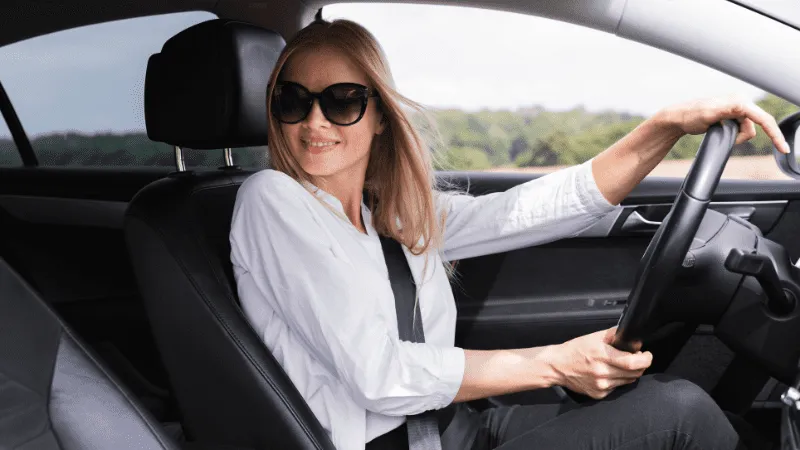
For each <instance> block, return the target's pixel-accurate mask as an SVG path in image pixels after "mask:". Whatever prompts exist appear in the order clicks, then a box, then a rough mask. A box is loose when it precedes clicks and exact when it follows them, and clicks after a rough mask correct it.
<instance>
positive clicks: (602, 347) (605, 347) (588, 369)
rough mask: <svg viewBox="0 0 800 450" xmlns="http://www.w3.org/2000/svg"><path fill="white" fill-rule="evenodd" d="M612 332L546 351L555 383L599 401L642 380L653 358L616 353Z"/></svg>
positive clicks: (600, 333)
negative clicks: (637, 380) (639, 379)
mask: <svg viewBox="0 0 800 450" xmlns="http://www.w3.org/2000/svg"><path fill="white" fill-rule="evenodd" d="M615 333H616V327H613V328H610V329H608V330H602V331H598V332H596V333H592V334H588V335H586V336H580V337H577V338H575V339H572V340H570V341H567V342H565V343H563V344H559V345H554V346H552V347H550V348H548V351H547V352H546V353H547V357H546V358H545V359H546V361H547V362H548V364H549V365H550V366H551V368H552V369H553V371H554V372H555V375H556V382H555V383H554V384H556V385H559V386H562V387H565V388H569V389H570V390H572V391H574V392H578V393H581V394H586V395H588V396H589V397H591V398H593V399H597V400H599V399H602V398H604V397H606V396H607V395H608V394H610V393H611V392H612V391H613V390H614V389H615V388H617V387H618V386H622V385H625V384H629V383H632V382H634V381H635V380H636V379H638V378H639V377H641V376H642V373H644V371H645V369H647V368H648V367H650V364H651V363H652V361H653V355H652V354H651V353H650V352H641V351H637V352H636V353H628V352H624V351H621V350H617V349H616V348H614V347H612V346H611V343H612V342H613V339H614V334H615ZM636 348H637V350H638V349H639V348H641V344H639V345H638V346H637V347H636ZM542 356H544V355H542Z"/></svg>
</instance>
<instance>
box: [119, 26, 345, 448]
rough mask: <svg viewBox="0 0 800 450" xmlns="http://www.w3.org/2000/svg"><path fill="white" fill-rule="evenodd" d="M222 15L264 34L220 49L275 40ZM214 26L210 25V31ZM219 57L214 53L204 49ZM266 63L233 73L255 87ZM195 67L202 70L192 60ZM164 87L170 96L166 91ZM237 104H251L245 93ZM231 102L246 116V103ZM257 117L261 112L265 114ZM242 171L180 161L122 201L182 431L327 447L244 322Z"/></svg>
mask: <svg viewBox="0 0 800 450" xmlns="http://www.w3.org/2000/svg"><path fill="white" fill-rule="evenodd" d="M218 26H219V27H222V28H224V29H225V30H227V31H226V32H227V33H231V34H232V35H235V36H239V37H242V36H245V35H246V36H248V38H247V39H251V38H252V39H255V40H263V42H249V41H247V39H243V38H242V39H229V40H228V41H227V42H228V43H231V44H232V45H233V46H234V47H233V48H228V49H227V50H226V51H230V52H233V53H235V54H239V53H240V52H241V50H240V49H238V48H236V46H238V45H242V46H256V47H257V46H260V45H262V44H263V43H268V44H271V45H274V44H275V42H276V40H275V39H273V38H271V37H270V36H269V35H268V34H266V33H258V32H253V30H252V28H251V26H249V25H246V24H241V23H234V22H226V21H220V22H219V25H218ZM206 29H209V30H213V28H211V27H209V28H206ZM241 30H244V31H246V33H244V32H241V33H240V31H241ZM218 31H219V30H216V31H208V32H209V34H210V35H214V34H215V33H217V32H218ZM192 33H200V32H199V31H196V30H195V31H193V32H192ZM200 41H201V42H208V39H200ZM184 50H185V51H186V52H188V53H194V52H196V51H197V50H195V49H189V48H188V47H186V48H185V49H184ZM218 50H219V49H218ZM276 50H279V49H276ZM220 51H221V50H220ZM200 53H202V52H200ZM174 56H175V58H176V60H182V59H183V56H181V55H174ZM194 56H197V55H196V54H195V55H194ZM225 58H226V57H224V56H222V55H213V56H209V61H213V60H216V59H225ZM240 62H241V61H240ZM241 63H243V64H250V63H249V62H241ZM165 64H171V63H169V62H167V63H165ZM201 66H202V67H206V68H208V69H209V70H212V71H213V70H216V68H215V67H214V66H213V64H207V65H203V64H198V67H201ZM251 69H253V68H252V67H251ZM149 70H150V69H149ZM231 70H233V71H234V72H235V70H234V69H231ZM270 70H271V66H270V67H262V68H259V69H258V70H254V71H253V73H254V74H255V75H254V76H253V77H245V78H242V79H240V80H239V82H244V83H253V86H257V87H258V89H260V86H261V85H262V84H263V83H264V80H266V79H267V78H268V76H269V74H270ZM156 76H157V75H156V74H153V73H148V79H149V80H151V82H150V84H149V85H148V87H147V88H148V89H149V88H150V87H152V86H154V85H157V83H156V84H154V83H153V81H152V80H153V79H154V77H156ZM164 76H167V77H170V76H172V75H171V74H166V75H164ZM191 76H201V78H202V77H205V75H203V74H198V73H196V71H192V74H191ZM262 77H263V79H262ZM253 86H249V87H248V86H236V85H235V83H234V84H225V83H222V84H221V85H219V86H213V87H209V86H203V87H202V88H201V87H198V86H197V85H195V84H191V85H187V87H186V91H185V92H184V98H190V97H192V95H193V94H197V95H202V94H203V93H205V92H207V91H208V90H211V91H215V92H217V93H218V94H219V95H220V96H222V97H226V98H229V97H231V96H235V95H236V94H235V92H252V91H253V90H255V88H253ZM250 88H253V89H250ZM219 89H222V91H219ZM192 90H194V91H196V92H192ZM228 90H231V91H232V92H228ZM145 95H146V96H147V95H150V97H149V98H150V101H151V104H150V108H153V109H159V108H160V100H159V99H161V98H162V97H160V96H157V95H152V93H149V92H146V93H145ZM164 98H165V100H164V101H165V102H166V103H169V102H171V101H173V100H172V99H170V98H169V97H164ZM259 101H261V100H259ZM262 103H263V102H262ZM231 105H232V104H231ZM238 105H239V106H240V107H242V108H248V107H249V106H247V105H249V103H246V102H240V103H238ZM170 107H171V106H170ZM258 107H259V108H260V107H261V106H260V105H259V106H258ZM189 109H190V108H187V112H186V113H187V115H188V116H189V117H193V119H192V120H193V121H195V122H197V123H205V121H206V120H207V118H199V117H197V115H198V114H200V113H202V112H200V113H198V112H197V111H189ZM208 114H209V115H210V116H213V115H214V113H213V112H208ZM229 114H230V115H231V116H232V117H244V116H247V115H248V114H249V113H248V112H246V111H230V112H229ZM265 114H266V113H265ZM162 120H164V121H165V122H164V123H159V124H157V125H155V124H154V123H153V121H148V132H151V131H153V130H150V127H151V126H154V127H155V128H157V129H158V130H159V132H158V134H159V135H161V136H169V137H170V138H175V140H173V141H172V142H171V143H173V144H176V145H186V146H189V145H190V144H191V145H192V146H193V147H195V148H197V147H205V144H203V145H198V144H197V140H198V139H200V137H206V138H208V137H209V135H208V134H207V133H206V131H204V130H201V129H200V127H194V128H193V131H192V132H193V133H194V134H193V135H191V136H188V137H186V136H185V135H184V133H189V130H188V129H184V128H182V127H183V126H184V125H185V124H184V119H179V118H176V117H175V116H172V115H166V116H164V117H162ZM263 120H264V122H266V115H264V116H263ZM257 128H258V127H257V126H256V127H255V129H252V130H241V129H239V130H238V131H237V130H236V129H234V128H231V129H229V130H228V131H226V132H225V133H222V134H220V135H219V136H218V137H212V139H216V141H215V144H216V147H235V146H236V144H237V143H239V144H240V143H241V142H242V141H243V140H244V137H242V136H238V135H237V134H236V133H239V132H242V133H243V135H244V136H254V135H257V134H258V133H257V132H258V130H257ZM184 137H185V140H184ZM227 139H229V140H227ZM200 140H202V139H200ZM261 143H262V142H258V144H261ZM247 176H248V173H246V172H243V171H240V170H235V169H227V170H219V171H215V172H196V173H195V172H184V173H176V174H174V175H173V176H170V177H167V178H164V179H162V180H158V181H156V182H154V183H152V184H150V185H148V186H146V187H145V188H144V189H142V190H141V191H140V192H139V193H138V194H137V195H136V196H135V197H134V198H133V200H132V201H131V203H130V205H129V208H128V211H127V213H126V219H125V234H126V239H127V243H128V247H129V250H130V254H131V258H132V263H133V268H134V272H135V274H136V277H137V281H138V285H139V289H140V291H141V294H142V297H143V299H144V303H145V307H146V309H147V311H148V316H149V318H150V321H151V326H152V330H153V333H154V336H155V340H156V343H157V345H158V347H159V351H160V353H161V356H162V358H163V360H164V365H165V367H166V369H167V372H168V374H169V377H170V381H171V384H172V386H173V389H174V392H175V396H176V398H177V401H178V404H179V407H180V410H181V414H182V416H183V421H182V423H183V430H184V434H185V435H186V436H187V438H188V439H189V440H190V441H191V440H198V441H202V442H210V443H215V444H225V445H235V446H239V447H250V448H257V449H261V448H264V449H277V448H279V449H333V448H334V447H333V444H332V442H331V440H330V438H329V437H328V435H327V433H326V431H325V430H324V428H323V427H322V426H321V424H320V423H319V421H317V419H316V417H315V416H314V415H313V413H312V412H311V409H310V408H309V407H308V405H307V404H306V403H305V401H304V399H303V398H302V396H301V395H300V393H299V392H298V391H297V389H295V387H294V385H293V384H292V382H291V380H290V379H289V377H288V376H287V375H286V374H285V372H284V371H283V369H282V368H281V366H280V365H279V363H278V362H277V361H276V360H275V359H274V357H273V356H272V354H271V353H270V352H269V350H268V348H267V347H266V346H265V345H264V343H263V341H262V340H261V339H260V338H259V336H258V335H257V334H256V333H255V331H254V330H253V329H252V327H251V326H250V324H249V323H248V322H247V320H246V318H245V316H244V315H243V313H242V311H241V309H240V306H239V303H238V298H237V295H236V291H237V290H236V286H235V281H234V278H233V270H232V267H231V264H230V243H229V233H230V224H231V217H232V214H233V206H234V203H235V199H236V193H237V191H238V189H239V186H240V185H241V183H242V181H244V180H245V179H246V178H247Z"/></svg>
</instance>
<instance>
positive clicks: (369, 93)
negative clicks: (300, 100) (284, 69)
mask: <svg viewBox="0 0 800 450" xmlns="http://www.w3.org/2000/svg"><path fill="white" fill-rule="evenodd" d="M287 85H291V86H297V87H298V88H300V89H302V90H303V91H305V92H306V94H308V96H309V97H311V102H310V103H309V106H308V108H307V109H306V111H305V112H304V113H303V115H302V117H300V119H298V120H296V121H286V120H283V119H282V118H281V117H280V114H279V113H278V110H277V108H275V107H274V106H275V105H274V102H275V101H276V96H275V92H274V91H273V93H272V98H271V99H270V103H272V106H273V107H272V108H271V109H272V115H273V116H274V117H275V118H276V119H278V121H279V122H281V123H285V124H289V125H293V124H297V123H300V122H302V121H304V120H306V118H307V117H308V115H309V114H310V113H311V110H312V109H313V108H314V101H315V100H316V101H317V103H319V109H320V110H321V111H322V115H324V116H325V118H326V119H327V120H328V121H329V122H331V123H332V124H335V125H338V126H340V127H349V126H351V125H355V124H357V123H358V122H360V121H361V119H363V118H364V113H366V111H367V106H368V105H369V99H370V97H378V98H380V94H378V91H377V90H375V89H372V88H369V87H367V86H364V85H362V84H358V83H334V84H332V85H330V86H327V87H326V88H325V89H323V90H322V91H320V92H311V91H310V90H309V89H308V88H307V87H305V86H303V85H302V84H300V83H295V82H293V81H279V82H277V83H275V89H278V88H280V87H283V86H287ZM337 86H347V87H351V88H356V89H359V90H360V91H361V94H360V95H359V97H360V98H361V111H360V112H359V114H358V118H357V119H356V120H354V121H353V122H350V123H339V122H337V121H335V120H333V119H331V118H330V117H328V112H327V106H326V102H324V101H323V100H324V97H323V96H324V95H325V93H326V92H327V91H328V90H330V89H332V88H334V87H337ZM267 90H268V91H269V85H267Z"/></svg>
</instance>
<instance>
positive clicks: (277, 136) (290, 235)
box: [230, 21, 788, 450]
mask: <svg viewBox="0 0 800 450" xmlns="http://www.w3.org/2000/svg"><path fill="white" fill-rule="evenodd" d="M269 86H270V87H269V90H268V96H269V99H270V100H269V114H268V116H269V117H268V120H269V132H270V143H269V148H270V153H271V159H272V163H273V169H270V170H264V171H261V172H259V173H257V174H254V175H253V176H251V177H249V178H248V179H247V180H246V181H245V182H244V183H243V184H242V186H241V188H240V190H239V194H238V198H237V202H236V206H235V210H234V218H233V223H232V231H231V236H230V239H231V245H232V253H231V258H232V261H233V265H234V270H235V275H236V279H237V284H238V290H239V294H240V298H241V303H242V306H243V309H244V312H245V314H246V315H247V317H248V319H249V320H250V322H251V323H252V325H253V327H254V328H255V330H256V331H257V332H258V333H259V334H260V336H261V337H262V339H263V340H264V342H265V344H266V345H267V346H268V347H269V349H270V350H271V351H272V353H273V354H274V355H275V357H276V358H277V360H278V361H279V362H280V363H281V365H282V366H283V368H284V370H285V371H286V373H287V374H288V376H289V377H290V378H291V380H292V381H293V383H294V385H295V386H296V387H297V389H298V390H299V391H300V393H301V394H302V395H303V397H304V398H305V400H306V401H307V403H308V404H309V406H310V407H311V410H312V411H313V412H314V414H315V415H316V417H317V418H318V419H319V420H320V422H321V423H322V425H323V426H324V427H325V429H326V430H328V432H329V433H330V436H331V439H332V441H333V442H334V444H335V446H336V447H337V448H339V449H363V448H365V447H366V448H368V449H372V448H408V445H409V444H408V440H407V439H408V438H407V436H406V431H405V426H404V422H405V421H406V416H410V415H415V414H419V413H422V412H424V411H430V410H446V409H447V407H448V406H449V405H455V404H458V403H461V402H465V401H468V400H473V399H479V398H484V397H488V396H495V395H500V394H505V393H511V392H517V391H522V390H528V389H541V388H546V387H550V386H556V385H558V386H564V387H567V388H569V389H571V390H573V391H575V392H579V393H583V394H586V395H588V396H590V397H592V398H593V399H596V400H597V401H592V402H588V403H584V404H582V405H580V406H578V405H574V406H570V407H566V409H565V408H561V410H556V409H553V407H552V405H550V406H548V405H531V406H516V407H511V408H492V409H489V410H487V411H484V412H482V413H480V424H479V426H478V428H479V429H478V433H477V436H475V438H474V443H473V444H472V448H473V449H488V448H500V449H504V450H511V449H522V448H525V449H528V448H537V449H538V448H541V449H545V448H547V449H549V448H603V449H606V448H607V449H612V448H615V449H620V448H693V449H694V448H698V449H700V448H702V449H733V448H737V441H738V437H737V435H736V432H735V431H734V430H733V428H732V427H731V425H730V423H729V422H728V421H727V420H726V418H725V416H724V415H723V413H722V412H721V411H720V410H719V409H718V408H717V406H716V405H715V404H714V402H713V401H712V400H711V399H710V398H709V397H708V396H707V395H706V394H705V393H704V392H703V391H702V390H701V389H699V388H698V387H696V386H694V385H692V384H690V383H688V382H686V381H683V380H678V379H671V378H668V377H666V376H660V375H659V376H646V377H643V378H641V379H640V377H641V376H642V373H643V371H644V370H645V369H646V368H647V367H648V366H649V365H650V362H651V358H652V355H651V354H650V353H649V352H641V351H638V352H636V353H625V352H621V351H618V350H616V349H615V348H613V347H612V346H610V345H609V342H610V339H611V338H612V336H613V333H614V330H613V329H611V330H605V331H601V332H597V333H594V334H591V335H587V336H583V337H579V338H577V339H574V340H571V341H569V342H566V343H563V344H560V345H553V346H547V347H537V348H522V349H509V350H497V351H478V350H469V349H461V348H457V347H454V334H455V322H456V307H455V302H454V300H453V294H452V291H451V287H450V282H449V277H448V275H449V265H448V264H447V261H449V260H455V259H460V258H467V257H473V256H478V255H482V254H489V253H496V252H502V251H507V250H511V249H514V248H520V247H524V246H531V245H536V244H541V243H543V242H548V241H553V240H556V239H560V238H564V237H569V236H571V235H574V234H575V233H578V232H580V231H581V230H583V229H585V228H586V227H589V226H591V225H592V224H593V223H595V221H597V220H598V219H599V218H601V217H602V216H604V215H605V214H608V213H609V212H611V211H613V210H614V209H615V208H618V207H619V206H618V204H619V202H620V201H621V200H622V199H624V198H625V196H626V195H627V194H628V193H629V192H630V191H631V190H632V189H633V187H634V186H636V184H637V183H639V181H641V180H642V179H643V178H644V177H645V175H647V174H648V173H649V172H650V171H651V170H652V169H653V168H654V167H655V166H656V164H658V162H659V161H661V160H662V159H663V158H664V156H665V155H666V154H667V152H668V151H669V149H670V148H671V147H672V146H673V144H675V142H676V141H677V140H678V139H679V138H680V137H681V136H682V135H684V134H686V133H693V134H697V133H703V132H704V131H705V130H706V129H707V128H708V127H709V126H710V125H711V124H713V123H715V122H718V121H719V120H721V119H725V118H732V119H737V120H739V121H740V123H741V132H740V134H739V136H738V137H737V142H743V141H745V140H748V139H751V138H752V137H753V136H754V135H755V125H754V123H758V124H760V125H761V126H762V127H763V128H764V129H765V130H766V131H767V133H768V134H769V135H770V136H771V137H772V139H773V140H774V141H775V143H776V145H777V146H778V148H781V149H782V150H784V151H787V150H786V149H788V147H787V146H786V143H785V142H784V141H783V138H782V137H781V134H780V132H779V131H778V128H777V125H776V123H775V121H774V119H773V118H772V117H770V116H769V115H768V114H766V113H765V112H764V111H762V110H760V109H759V108H758V107H756V106H755V105H753V104H752V103H750V102H746V101H742V100H736V99H734V100H710V101H701V102H695V103H689V104H682V105H677V106H673V107H670V108H666V109H664V110H662V111H660V112H659V113H657V114H655V115H654V116H653V117H651V118H650V119H649V120H647V121H645V122H644V123H643V124H641V125H640V126H639V127H638V128H636V129H635V130H634V131H632V132H631V133H630V134H629V135H627V136H625V137H624V138H623V139H621V140H620V141H619V142H617V143H616V144H614V145H613V146H612V147H610V148H609V149H607V150H606V151H604V152H603V153H601V154H599V155H597V156H596V157H595V158H594V159H592V160H590V161H588V162H586V163H584V164H581V165H578V166H575V167H571V168H567V169H564V170H561V171H558V172H555V173H553V174H549V175H547V176H545V177H542V178H540V179H538V180H535V181H531V182H529V183H525V184H523V185H520V186H517V187H515V188H513V189H511V190H509V191H507V192H504V193H497V194H492V195H486V196H481V197H478V198H473V197H470V196H467V195H457V194H453V193H445V192H438V191H436V190H435V189H434V172H433V169H432V163H431V155H430V154H429V152H428V148H429V147H428V146H427V145H426V144H425V142H424V141H423V139H422V138H421V134H420V131H419V130H418V128H416V127H415V126H414V125H413V124H412V123H411V120H410V118H409V115H408V113H407V108H408V107H412V108H417V105H416V104H414V103H413V102H411V101H409V100H407V99H405V98H404V97H402V96H401V95H400V94H399V93H398V92H397V91H396V90H395V88H394V83H393V80H392V76H391V73H390V70H389V66H388V63H387V61H386V59H385V56H384V54H383V52H382V50H381V48H380V46H379V44H378V43H377V42H376V40H375V39H374V37H373V36H372V35H371V34H370V33H369V32H367V31H366V30H365V29H364V28H362V27H361V26H359V25H357V24H355V23H353V22H349V21H335V22H333V23H329V22H323V21H317V22H315V23H313V24H311V25H310V26H308V27H306V28H305V29H303V30H301V31H300V32H299V34H298V35H297V36H296V37H295V38H293V39H292V40H291V42H289V43H288V44H287V46H286V47H285V49H284V50H283V52H282V54H281V55H280V57H279V59H278V62H277V64H276V66H275V68H274V72H273V73H272V75H271V77H270V81H269ZM311 93H317V94H311ZM318 93H321V94H318ZM365 191H366V192H367V193H368V194H369V198H370V201H369V202H367V201H366V200H365V196H364V195H363V193H364V192H365ZM375 199H377V202H378V203H377V204H376V203H374V202H373V200H375ZM376 205H377V206H376ZM398 225H399V227H398ZM379 235H383V236H389V237H391V238H394V239H395V240H397V241H399V242H400V243H402V244H403V247H404V251H405V253H406V256H407V258H408V261H409V265H410V268H411V270H412V274H413V276H414V281H415V283H416V285H417V293H418V305H419V308H420V310H421V318H422V323H423V324H424V334H425V342H424V343H417V342H407V341H401V340H400V339H399V338H398V326H397V317H396V314H395V308H394V297H393V293H392V289H391V285H390V283H389V280H388V272H387V269H386V265H385V263H384V258H383V254H382V248H381V244H380V242H379V239H378V236H379ZM637 380H638V381H637ZM634 382H635V383H634ZM624 385H629V386H627V387H626V389H619V390H616V388H618V387H620V386H624ZM632 386H635V387H632ZM615 390H616V391H615ZM567 409H569V410H567ZM476 414H477V413H476Z"/></svg>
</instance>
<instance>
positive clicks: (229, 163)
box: [223, 148, 233, 167]
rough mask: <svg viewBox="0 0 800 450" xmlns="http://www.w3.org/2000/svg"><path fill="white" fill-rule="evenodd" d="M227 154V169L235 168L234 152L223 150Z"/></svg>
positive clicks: (228, 149)
mask: <svg viewBox="0 0 800 450" xmlns="http://www.w3.org/2000/svg"><path fill="white" fill-rule="evenodd" d="M223 151H224V152H225V153H224V154H225V167H233V152H232V151H231V149H230V148H226V149H225V150H223Z"/></svg>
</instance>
